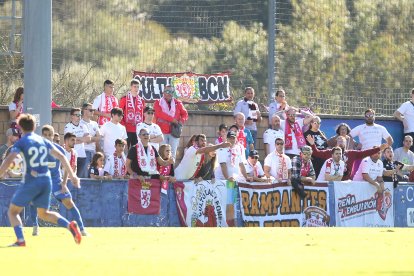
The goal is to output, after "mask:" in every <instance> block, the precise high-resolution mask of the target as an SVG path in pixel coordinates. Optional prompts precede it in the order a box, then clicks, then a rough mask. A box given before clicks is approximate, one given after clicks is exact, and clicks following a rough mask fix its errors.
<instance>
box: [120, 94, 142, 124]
mask: <svg viewBox="0 0 414 276" xmlns="http://www.w3.org/2000/svg"><path fill="white" fill-rule="evenodd" d="M123 101H125V107H123ZM120 105H121V108H123V109H124V123H125V124H130V125H133V126H136V125H137V124H139V123H141V122H142V121H143V119H144V108H145V102H144V100H143V99H142V98H141V97H140V96H138V95H136V96H133V95H132V93H131V91H129V92H128V93H127V95H126V96H125V99H121V102H120ZM134 131H135V129H134Z"/></svg>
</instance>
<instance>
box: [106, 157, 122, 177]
mask: <svg viewBox="0 0 414 276" xmlns="http://www.w3.org/2000/svg"><path fill="white" fill-rule="evenodd" d="M114 158H115V156H114V154H111V155H109V156H108V158H106V162H105V166H104V171H105V172H107V173H109V174H110V175H112V176H114V174H115V159H114ZM116 158H117V159H118V169H117V171H118V175H119V176H121V175H123V176H124V175H125V174H126V172H127V171H126V169H125V174H122V166H124V165H125V162H126V157H125V154H124V153H122V156H121V157H116Z"/></svg>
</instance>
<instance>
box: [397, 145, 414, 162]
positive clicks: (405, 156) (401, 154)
mask: <svg viewBox="0 0 414 276" xmlns="http://www.w3.org/2000/svg"><path fill="white" fill-rule="evenodd" d="M394 159H395V160H396V161H398V162H401V163H404V164H406V165H414V153H413V152H412V151H411V150H408V152H405V151H404V148H403V147H401V148H398V149H396V150H394Z"/></svg>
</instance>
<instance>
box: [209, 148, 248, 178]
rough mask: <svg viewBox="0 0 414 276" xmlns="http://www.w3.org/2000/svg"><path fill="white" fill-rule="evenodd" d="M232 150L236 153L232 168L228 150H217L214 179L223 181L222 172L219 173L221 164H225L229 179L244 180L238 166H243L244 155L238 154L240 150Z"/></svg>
mask: <svg viewBox="0 0 414 276" xmlns="http://www.w3.org/2000/svg"><path fill="white" fill-rule="evenodd" d="M233 149H234V150H235V151H236V152H237V154H235V156H234V166H233V165H232V164H231V153H230V148H222V149H218V150H217V160H218V166H217V168H216V169H215V171H214V175H215V177H216V179H220V180H225V178H224V175H223V172H222V171H221V166H220V164H221V163H226V165H227V175H228V176H229V177H234V178H235V179H244V177H243V176H242V175H241V172H240V164H242V165H243V160H245V159H244V158H243V156H244V154H240V148H239V147H237V146H234V147H233Z"/></svg>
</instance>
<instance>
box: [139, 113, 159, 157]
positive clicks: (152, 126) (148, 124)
mask: <svg viewBox="0 0 414 276" xmlns="http://www.w3.org/2000/svg"><path fill="white" fill-rule="evenodd" d="M154 112H155V111H154V109H153V108H152V107H149V106H147V107H145V109H144V121H143V122H141V123H139V124H137V127H136V133H137V137H139V135H138V134H139V132H140V131H141V129H143V128H146V129H147V130H148V132H149V134H150V137H149V143H150V145H152V146H154V147H155V149H156V150H157V151H158V150H159V148H160V143H161V142H162V141H163V140H164V135H163V134H162V131H161V128H160V126H159V125H157V124H156V123H153V122H152V120H153V119H154Z"/></svg>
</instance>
